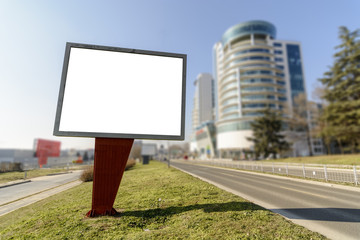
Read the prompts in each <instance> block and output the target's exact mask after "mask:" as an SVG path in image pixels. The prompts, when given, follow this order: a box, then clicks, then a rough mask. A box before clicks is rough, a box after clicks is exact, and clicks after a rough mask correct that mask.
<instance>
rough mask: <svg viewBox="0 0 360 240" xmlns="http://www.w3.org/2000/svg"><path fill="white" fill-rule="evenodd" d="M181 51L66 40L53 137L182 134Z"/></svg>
mask: <svg viewBox="0 0 360 240" xmlns="http://www.w3.org/2000/svg"><path fill="white" fill-rule="evenodd" d="M185 75H186V55H184V54H176V53H165V52H154V51H145V50H137V49H127V48H116V47H106V46H96V45H87V44H78V43H67V44H66V50H65V59H64V67H63V72H62V79H61V85H60V92H59V99H58V106H57V112H56V118H55V125H54V135H56V136H78V137H107V138H109V137H110V138H136V139H167V140H183V139H184V132H185V131H184V127H185V126H184V125H185V123H184V121H185V82H186V76H185Z"/></svg>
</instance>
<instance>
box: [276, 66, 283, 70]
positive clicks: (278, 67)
mask: <svg viewBox="0 0 360 240" xmlns="http://www.w3.org/2000/svg"><path fill="white" fill-rule="evenodd" d="M276 68H277V69H281V70H283V69H284V66H282V65H276Z"/></svg>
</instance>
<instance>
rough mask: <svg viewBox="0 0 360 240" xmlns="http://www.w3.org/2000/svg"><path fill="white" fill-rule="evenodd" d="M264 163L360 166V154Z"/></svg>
mask: <svg viewBox="0 0 360 240" xmlns="http://www.w3.org/2000/svg"><path fill="white" fill-rule="evenodd" d="M263 161H264V162H288V163H313V164H340V165H360V154H343V155H341V154H339V155H323V156H313V157H294V158H281V159H271V160H263Z"/></svg>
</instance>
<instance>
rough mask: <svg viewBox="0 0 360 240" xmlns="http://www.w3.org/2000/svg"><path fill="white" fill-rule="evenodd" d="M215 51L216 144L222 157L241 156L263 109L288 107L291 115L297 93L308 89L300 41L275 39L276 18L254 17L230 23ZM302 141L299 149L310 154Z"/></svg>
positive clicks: (249, 146) (300, 153)
mask: <svg viewBox="0 0 360 240" xmlns="http://www.w3.org/2000/svg"><path fill="white" fill-rule="evenodd" d="M213 57H214V59H213V60H214V75H215V77H216V88H217V92H216V94H217V104H216V112H217V118H216V119H217V121H216V128H217V147H218V150H219V151H220V153H221V155H222V157H232V158H235V159H238V158H241V156H244V152H247V151H249V150H251V149H252V147H253V144H252V142H250V141H248V140H247V137H250V136H252V131H251V126H250V123H251V122H252V121H253V120H254V119H255V118H256V117H258V116H260V115H261V111H262V110H264V109H265V108H267V107H269V108H271V109H274V110H282V109H284V108H288V109H289V112H290V115H291V112H292V108H293V99H294V97H295V96H297V95H298V94H300V93H304V94H306V91H305V79H304V75H303V72H304V71H303V65H302V57H301V46H300V43H298V42H290V41H282V40H276V29H275V26H274V25H272V24H271V23H268V22H265V21H249V22H245V23H240V24H238V25H235V26H233V27H231V28H229V29H228V30H227V31H226V32H225V33H224V35H223V36H222V39H221V41H220V42H218V43H216V44H215V45H214V48H213ZM300 145H302V144H300ZM300 145H299V144H298V146H297V148H299V149H297V150H296V151H298V154H299V155H306V152H305V151H308V149H306V147H303V146H300ZM299 151H300V152H299Z"/></svg>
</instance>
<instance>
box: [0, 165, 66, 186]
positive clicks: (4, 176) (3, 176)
mask: <svg viewBox="0 0 360 240" xmlns="http://www.w3.org/2000/svg"><path fill="white" fill-rule="evenodd" d="M59 172H66V170H65V169H63V168H54V169H34V170H29V171H27V173H26V179H29V178H34V177H40V176H45V175H47V174H51V173H59ZM24 176H25V173H24V172H6V173H0V183H6V182H11V181H15V180H20V179H24Z"/></svg>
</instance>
